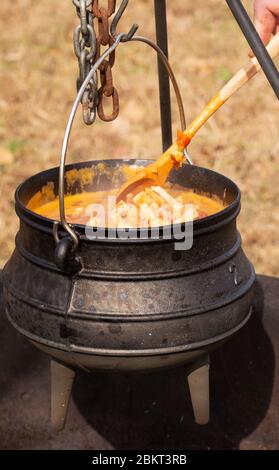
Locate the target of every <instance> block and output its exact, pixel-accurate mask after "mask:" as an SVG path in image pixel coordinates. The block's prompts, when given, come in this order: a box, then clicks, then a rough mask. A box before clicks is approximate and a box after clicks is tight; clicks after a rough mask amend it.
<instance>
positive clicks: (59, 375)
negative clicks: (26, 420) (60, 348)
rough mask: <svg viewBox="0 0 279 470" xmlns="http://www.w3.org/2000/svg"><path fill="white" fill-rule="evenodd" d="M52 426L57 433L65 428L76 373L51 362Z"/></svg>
mask: <svg viewBox="0 0 279 470" xmlns="http://www.w3.org/2000/svg"><path fill="white" fill-rule="evenodd" d="M50 371H51V426H52V428H53V429H54V430H55V431H60V430H61V429H63V428H64V424H65V419H66V415H67V410H68V404H69V399H70V396H71V390H72V385H73V381H74V378H75V371H74V370H73V369H70V368H69V367H66V366H64V365H62V364H60V363H59V362H56V361H54V360H51V363H50Z"/></svg>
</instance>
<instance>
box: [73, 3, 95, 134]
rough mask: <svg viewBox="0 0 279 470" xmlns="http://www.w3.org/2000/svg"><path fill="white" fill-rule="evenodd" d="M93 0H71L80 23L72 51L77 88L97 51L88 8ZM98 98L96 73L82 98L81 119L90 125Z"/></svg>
mask: <svg viewBox="0 0 279 470" xmlns="http://www.w3.org/2000/svg"><path fill="white" fill-rule="evenodd" d="M92 1H93V0H73V4H74V5H75V7H76V10H77V14H78V17H79V18H80V24H79V25H78V26H77V27H76V29H75V31H74V39H73V41H74V51H75V54H76V56H77V58H78V65H79V77H78V79H77V89H78V90H79V89H80V87H81V85H82V83H83V82H84V80H85V78H86V77H87V75H88V73H89V72H90V70H91V68H92V67H93V65H94V61H95V57H96V52H97V38H96V34H95V31H94V28H93V15H92V11H90V8H91V6H92ZM97 100H98V91H97V75H95V77H93V78H92V80H90V83H89V84H88V86H87V88H86V90H85V92H84V94H83V96H82V98H81V104H82V111H83V120H84V122H85V124H87V125H91V124H93V122H94V121H95V119H96V107H97V104H98V102H97Z"/></svg>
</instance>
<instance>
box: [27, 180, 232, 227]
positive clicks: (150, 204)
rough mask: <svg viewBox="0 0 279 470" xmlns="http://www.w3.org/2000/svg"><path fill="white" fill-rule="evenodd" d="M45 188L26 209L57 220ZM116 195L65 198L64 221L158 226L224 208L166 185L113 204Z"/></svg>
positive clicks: (111, 192) (97, 193)
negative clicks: (43, 195)
mask: <svg viewBox="0 0 279 470" xmlns="http://www.w3.org/2000/svg"><path fill="white" fill-rule="evenodd" d="M47 186H48V185H46V187H45V188H44V190H43V191H44V194H45V195H46V196H45V197H44V198H42V197H41V196H42V191H41V192H40V194H39V193H37V194H36V195H35V196H33V198H32V199H31V200H30V201H29V203H28V206H27V207H28V208H29V209H30V210H32V211H33V212H36V213H37V214H38V215H41V216H43V217H46V218H48V219H51V220H59V219H60V216H59V200H58V198H57V197H55V196H54V195H52V196H51V188H50V187H49V188H48V189H47ZM116 194H117V189H112V190H106V191H94V192H92V191H82V192H80V193H77V194H68V195H66V196H65V213H66V219H67V221H68V222H69V223H72V224H81V225H90V226H92V227H108V228H110V227H113V228H115V227H117V228H137V227H159V226H163V225H170V224H175V223H183V222H189V221H193V220H198V219H202V218H204V217H208V216H210V215H213V214H216V213H217V212H220V211H222V210H223V209H224V207H225V205H224V203H223V202H222V201H221V200H219V199H218V198H217V197H209V196H207V195H202V194H198V193H196V192H195V191H193V190H188V189H187V190H185V188H183V187H180V186H177V185H171V184H169V183H167V184H166V185H165V186H164V187H160V186H152V187H150V188H144V189H143V190H142V191H141V192H140V193H138V194H137V195H133V194H129V195H128V196H127V198H126V199H125V201H121V202H119V203H117V204H116ZM42 201H44V202H43V203H42Z"/></svg>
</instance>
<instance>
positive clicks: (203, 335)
mask: <svg viewBox="0 0 279 470" xmlns="http://www.w3.org/2000/svg"><path fill="white" fill-rule="evenodd" d="M123 162H124V163H125V164H133V165H134V164H139V165H143V164H147V161H145V162H143V161H142V160H140V161H136V160H125V161H124V160H108V161H105V164H106V166H107V167H109V168H111V169H115V168H117V167H119V166H120V165H121V164H123ZM96 163H97V162H96V161H95V162H85V163H78V164H74V165H68V166H67V167H66V172H67V171H69V170H70V169H73V168H77V169H80V168H87V167H90V166H91V165H94V164H96ZM58 172H59V169H58V168H54V169H51V170H48V171H44V172H42V173H39V174H38V175H35V176H32V177H31V178H30V179H28V180H27V181H25V182H24V183H23V184H22V185H21V186H20V187H19V188H18V189H17V192H16V211H17V214H18V216H19V218H20V229H19V232H18V234H17V237H16V249H15V251H14V253H13V255H12V257H11V259H10V260H9V261H8V263H7V265H6V266H5V268H4V293H5V302H6V313H7V316H8V319H9V321H10V322H11V323H12V325H13V326H14V327H15V328H16V329H17V330H18V331H19V332H20V333H22V334H23V335H24V336H26V337H27V338H28V339H29V340H31V341H32V342H33V343H35V344H36V346H38V347H39V348H41V349H43V350H44V351H46V352H47V353H48V354H50V355H51V356H52V357H53V358H55V359H58V360H60V361H63V362H64V363H65V364H67V365H70V366H75V367H81V368H84V369H88V370H91V369H95V368H103V369H111V368H113V369H127V370H133V369H135V370H136V369H152V368H159V367H167V366H174V365H177V364H180V363H184V362H187V361H191V360H193V359H195V358H196V357H198V356H200V355H204V354H205V353H207V352H209V351H210V350H211V349H213V348H215V347H217V346H218V345H219V344H220V343H221V342H223V341H225V340H227V339H228V338H229V337H230V336H231V335H233V334H234V333H236V332H237V331H238V330H239V329H240V328H241V327H242V326H243V325H244V324H245V323H246V322H247V320H248V319H249V316H250V314H251V300H252V287H253V283H254V280H255V273H254V269H253V267H252V265H251V263H250V262H249V261H248V259H247V258H246V256H245V254H244V252H243V250H242V248H241V237H240V234H239V232H238V231H237V227H236V219H237V216H238V214H239V211H240V191H239V189H238V188H237V186H236V185H235V184H234V183H233V182H232V181H231V180H229V179H228V178H226V177H224V176H222V175H220V174H218V173H215V172H213V171H210V170H208V169H203V168H199V167H196V166H189V165H186V166H184V167H182V168H181V169H180V170H179V171H177V170H174V171H173V173H172V174H171V176H170V180H171V181H172V182H175V183H178V184H180V185H182V186H184V187H187V188H191V189H192V188H194V189H195V190H197V191H201V192H204V193H209V194H214V195H217V196H218V197H220V198H223V199H224V200H225V202H226V203H227V205H228V206H227V207H226V208H225V209H224V210H223V211H222V212H220V213H218V214H215V215H213V216H210V217H207V218H205V219H202V220H198V221H195V222H194V228H193V230H194V234H193V237H194V238H193V246H192V248H191V249H190V250H188V251H176V250H175V247H174V243H175V240H173V239H168V240H165V239H162V238H159V239H152V238H148V239H145V240H129V239H128V240H120V239H117V238H116V239H113V240H111V239H105V240H93V241H92V240H91V241H90V240H88V239H87V238H86V237H85V227H84V226H78V225H76V226H74V229H75V231H76V232H77V233H78V234H79V247H78V252H77V254H76V256H77V259H78V261H77V262H76V268H75V272H73V270H72V272H71V271H70V270H69V269H67V266H66V264H65V269H64V268H63V264H62V265H61V263H60V264H59V263H57V258H56V257H55V253H57V249H56V248H57V247H56V245H55V241H54V237H53V222H52V221H50V220H48V219H45V218H43V217H41V216H39V215H36V214H35V213H33V212H31V211H30V210H28V209H27V208H26V204H27V203H28V201H29V200H30V198H31V197H32V196H33V195H34V194H35V193H36V192H37V191H39V190H40V189H41V188H42V187H43V186H44V185H45V184H46V183H47V182H50V181H52V182H54V187H55V191H56V192H57V191H58ZM104 178H105V177H104ZM99 183H100V180H98V184H99ZM104 185H107V186H109V185H111V182H109V181H105V179H104V181H103V182H102V187H103V186H104ZM97 187H98V186H97V181H95V182H93V185H91V187H90V188H87V189H90V190H96V189H97ZM60 236H61V238H62V239H63V237H66V234H65V233H64V234H63V233H60ZM57 264H58V266H59V268H58V267H57Z"/></svg>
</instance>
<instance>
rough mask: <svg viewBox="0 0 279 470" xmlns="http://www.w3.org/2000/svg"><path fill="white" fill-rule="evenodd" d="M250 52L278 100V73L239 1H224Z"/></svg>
mask: <svg viewBox="0 0 279 470" xmlns="http://www.w3.org/2000/svg"><path fill="white" fill-rule="evenodd" d="M226 2H227V4H228V6H229V8H230V9H231V11H232V14H233V15H234V17H235V19H236V21H237V22H238V24H239V26H240V28H241V30H242V32H243V34H244V36H245V37H246V39H247V41H248V43H249V45H250V47H251V49H252V51H253V52H254V54H255V56H256V57H257V59H258V61H259V63H260V65H261V67H262V69H263V71H264V73H265V75H266V78H267V79H268V81H269V83H270V85H271V86H272V88H273V90H274V92H275V94H276V96H277V98H278V99H279V72H278V70H277V68H276V66H275V64H274V62H273V61H272V59H271V57H270V55H269V54H268V52H267V51H266V49H265V47H264V45H263V42H262V40H261V38H260V36H259V35H258V33H257V31H256V29H255V27H254V25H253V23H252V21H251V19H250V17H249V15H248V13H247V11H246V10H245V8H244V6H243V4H242V2H241V0H226Z"/></svg>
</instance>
